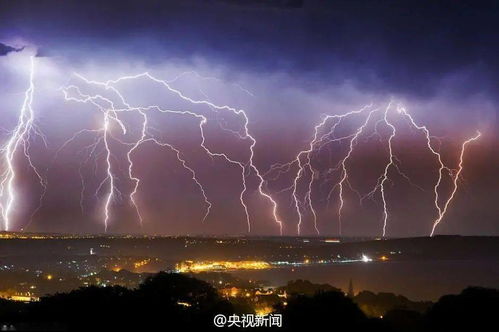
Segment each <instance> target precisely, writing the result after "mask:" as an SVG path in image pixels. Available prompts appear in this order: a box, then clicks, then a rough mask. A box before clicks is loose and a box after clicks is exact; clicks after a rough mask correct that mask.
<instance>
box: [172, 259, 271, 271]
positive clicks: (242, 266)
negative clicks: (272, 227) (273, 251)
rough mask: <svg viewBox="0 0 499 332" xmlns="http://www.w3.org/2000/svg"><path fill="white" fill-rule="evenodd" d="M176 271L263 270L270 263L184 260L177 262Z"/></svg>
mask: <svg viewBox="0 0 499 332" xmlns="http://www.w3.org/2000/svg"><path fill="white" fill-rule="evenodd" d="M176 268H177V271H178V272H205V271H222V270H265V269H270V268H271V265H270V264H269V263H267V262H264V261H234V262H231V261H205V262H193V261H185V262H182V263H179V264H177V266H176Z"/></svg>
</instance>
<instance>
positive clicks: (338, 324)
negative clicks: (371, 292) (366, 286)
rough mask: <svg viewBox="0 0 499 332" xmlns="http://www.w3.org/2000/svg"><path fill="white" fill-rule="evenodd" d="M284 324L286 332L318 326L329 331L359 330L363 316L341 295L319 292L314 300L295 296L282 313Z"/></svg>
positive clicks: (338, 293)
mask: <svg viewBox="0 0 499 332" xmlns="http://www.w3.org/2000/svg"><path fill="white" fill-rule="evenodd" d="M282 314H283V323H284V326H285V327H286V328H287V329H288V330H295V329H312V330H313V329H314V328H319V327H321V326H327V327H330V330H342V329H350V328H355V327H360V326H362V325H365V324H366V323H367V318H366V316H365V315H364V314H363V313H362V311H361V310H360V309H359V308H358V307H357V305H356V304H355V303H353V302H352V300H351V299H350V298H348V297H346V296H345V295H344V294H343V293H341V292H335V291H332V292H319V293H317V294H316V295H314V296H303V295H299V296H295V297H293V298H291V299H290V300H289V301H288V304H287V306H285V307H284V308H283V310H282Z"/></svg>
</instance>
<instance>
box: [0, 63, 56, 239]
mask: <svg viewBox="0 0 499 332" xmlns="http://www.w3.org/2000/svg"><path fill="white" fill-rule="evenodd" d="M34 75H35V59H34V57H30V73H29V86H28V88H27V90H26V91H25V93H24V101H23V104H22V107H21V110H20V112H19V117H18V121H17V125H16V127H15V128H14V130H13V131H12V132H11V133H10V138H9V139H8V140H7V142H6V143H5V145H4V146H2V148H1V149H0V152H1V153H2V155H3V157H2V159H3V162H4V167H5V170H4V171H3V172H2V174H1V176H0V213H1V215H2V220H3V226H2V228H3V230H10V229H11V224H12V212H13V209H14V207H15V203H16V199H17V195H16V186H15V182H16V178H17V173H16V167H15V157H16V155H17V153H18V152H19V151H21V152H22V153H23V157H24V158H25V160H26V161H27V163H28V165H29V167H30V168H31V169H32V171H33V173H34V174H35V176H36V177H37V178H38V181H39V183H40V186H41V187H42V194H41V196H40V200H39V205H38V207H37V208H36V210H35V211H34V212H33V214H32V215H31V217H33V215H34V214H35V213H36V211H38V209H39V208H40V206H41V203H42V199H43V196H44V194H45V192H46V189H47V186H46V181H45V179H44V178H43V176H42V174H41V172H40V171H39V170H38V169H37V167H36V166H35V165H34V163H33V161H32V159H31V156H30V144H31V141H32V139H33V137H32V136H36V137H39V138H40V139H41V140H42V142H43V143H44V144H45V146H46V144H47V142H46V139H45V136H44V135H43V133H42V132H41V131H40V129H39V128H38V126H37V125H36V124H35V113H34V111H33V107H32V104H33V96H34V91H35V84H34ZM30 222H31V219H30ZM28 225H29V223H28Z"/></svg>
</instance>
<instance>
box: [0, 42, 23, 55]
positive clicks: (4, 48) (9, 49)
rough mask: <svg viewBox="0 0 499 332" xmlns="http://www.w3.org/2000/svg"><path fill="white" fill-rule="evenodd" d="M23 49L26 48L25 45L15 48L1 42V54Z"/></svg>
mask: <svg viewBox="0 0 499 332" xmlns="http://www.w3.org/2000/svg"><path fill="white" fill-rule="evenodd" d="M23 49H24V47H21V48H15V47H12V46H9V45H6V44H3V43H0V56H4V55H7V54H9V53H11V52H21V51H22V50H23Z"/></svg>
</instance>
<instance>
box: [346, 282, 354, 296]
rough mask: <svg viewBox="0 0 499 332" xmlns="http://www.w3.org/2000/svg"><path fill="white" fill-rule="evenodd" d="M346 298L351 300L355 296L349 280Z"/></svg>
mask: <svg viewBox="0 0 499 332" xmlns="http://www.w3.org/2000/svg"><path fill="white" fill-rule="evenodd" d="M347 296H348V297H349V298H353V297H354V296H355V292H354V289H353V282H352V279H350V282H349V283H348V293H347Z"/></svg>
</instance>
